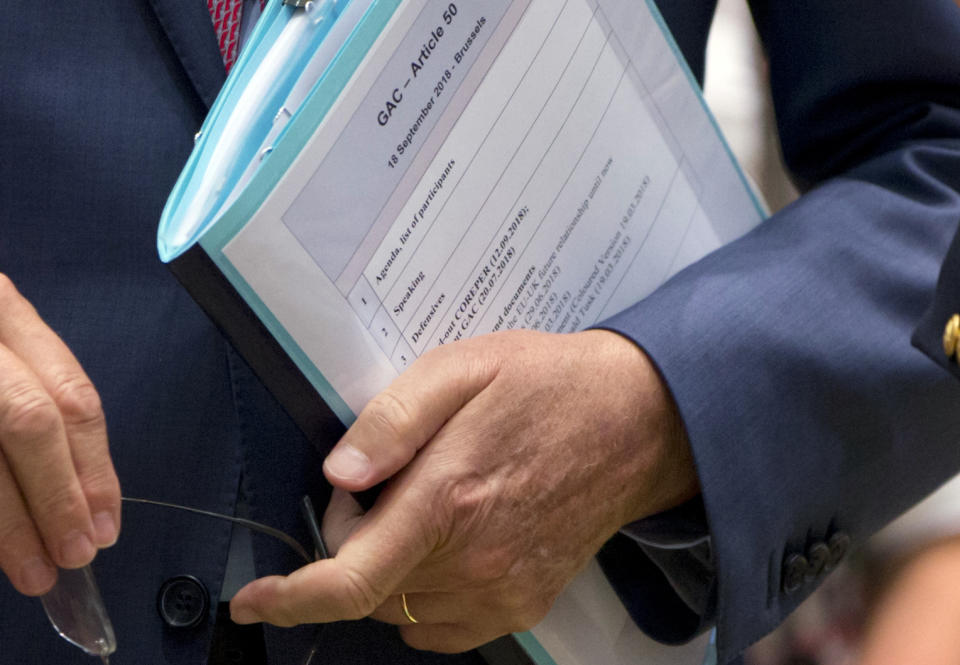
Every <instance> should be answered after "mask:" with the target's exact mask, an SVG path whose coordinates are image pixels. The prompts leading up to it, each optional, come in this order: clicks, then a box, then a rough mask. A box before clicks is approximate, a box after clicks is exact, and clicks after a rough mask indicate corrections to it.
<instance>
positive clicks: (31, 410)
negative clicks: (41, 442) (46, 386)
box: [0, 383, 61, 441]
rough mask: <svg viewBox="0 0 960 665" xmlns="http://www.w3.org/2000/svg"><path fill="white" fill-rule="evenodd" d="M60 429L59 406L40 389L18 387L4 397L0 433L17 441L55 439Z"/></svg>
mask: <svg viewBox="0 0 960 665" xmlns="http://www.w3.org/2000/svg"><path fill="white" fill-rule="evenodd" d="M60 425H61V420H60V412H59V410H58V409H57V406H56V404H55V403H54V402H53V400H52V399H51V398H50V396H49V395H47V394H46V392H44V390H43V389H42V388H41V387H40V386H39V385H36V384H33V383H18V384H14V385H13V386H11V387H10V388H8V389H7V390H6V392H5V394H4V395H3V396H2V397H0V433H2V434H5V435H6V436H7V437H8V438H9V439H11V440H13V441H24V440H31V439H36V438H38V437H42V436H52V435H54V434H55V433H56V432H57V430H58V429H59V428H60Z"/></svg>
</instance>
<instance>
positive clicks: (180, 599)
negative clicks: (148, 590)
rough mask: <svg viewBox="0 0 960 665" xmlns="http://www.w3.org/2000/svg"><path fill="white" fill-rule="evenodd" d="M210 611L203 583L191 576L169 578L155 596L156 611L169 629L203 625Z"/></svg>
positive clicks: (207, 594)
mask: <svg viewBox="0 0 960 665" xmlns="http://www.w3.org/2000/svg"><path fill="white" fill-rule="evenodd" d="M209 609H210V594H209V593H208V592H207V587H205V586H204V585H203V582H201V581H200V580H198V579H197V578H196V577H193V576H191V575H179V576H178V577H171V578H170V579H168V580H167V581H166V582H164V583H163V585H162V586H161V587H160V593H159V594H157V610H158V611H159V612H160V617H161V618H162V619H163V622H164V623H165V624H167V625H168V626H170V627H171V628H194V627H196V626H199V625H200V624H201V623H203V622H204V621H205V620H206V618H207V611H208V610H209Z"/></svg>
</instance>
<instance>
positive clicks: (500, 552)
mask: <svg viewBox="0 0 960 665" xmlns="http://www.w3.org/2000/svg"><path fill="white" fill-rule="evenodd" d="M514 560H515V557H514V556H513V554H512V552H511V551H510V550H509V548H507V547H497V548H490V549H484V550H481V551H475V552H471V553H469V554H468V555H466V556H465V557H464V562H463V576H464V577H465V578H466V579H467V580H469V581H471V582H473V583H475V584H480V585H483V586H489V585H493V584H498V583H501V582H504V581H505V580H506V579H507V576H508V575H509V574H510V570H511V569H512V567H513V562H514Z"/></svg>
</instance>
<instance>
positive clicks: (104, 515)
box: [93, 510, 117, 547]
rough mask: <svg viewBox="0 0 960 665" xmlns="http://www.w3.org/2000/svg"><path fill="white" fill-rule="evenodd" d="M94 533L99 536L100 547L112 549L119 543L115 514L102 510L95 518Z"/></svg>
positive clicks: (98, 544) (98, 543)
mask: <svg viewBox="0 0 960 665" xmlns="http://www.w3.org/2000/svg"><path fill="white" fill-rule="evenodd" d="M93 532H94V533H95V534H96V536H97V546H98V547H110V546H111V545H113V544H114V543H115V542H117V523H116V522H115V521H114V519H113V513H112V512H110V511H109V510H102V511H100V512H99V513H97V514H96V515H94V516H93Z"/></svg>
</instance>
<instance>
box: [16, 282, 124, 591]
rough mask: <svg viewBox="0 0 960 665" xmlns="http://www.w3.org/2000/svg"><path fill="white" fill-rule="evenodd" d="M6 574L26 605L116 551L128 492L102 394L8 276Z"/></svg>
mask: <svg viewBox="0 0 960 665" xmlns="http://www.w3.org/2000/svg"><path fill="white" fill-rule="evenodd" d="M0 450H2V453H3V454H2V456H0V568H2V569H3V572H4V573H5V574H6V575H7V577H8V578H9V579H10V581H11V583H12V584H13V586H14V587H15V588H16V589H17V590H18V591H20V592H21V593H24V594H27V595H40V594H43V593H46V592H47V591H49V590H50V588H51V587H52V586H53V585H54V583H55V582H56V577H57V572H56V568H55V566H60V567H62V568H79V567H81V566H84V565H86V564H88V563H90V561H91V560H92V559H93V557H94V555H95V554H96V552H97V548H98V547H106V546H109V545H112V544H113V543H114V542H115V541H116V539H117V534H118V530H119V525H120V484H119V482H118V480H117V476H116V473H115V472H114V470H113V464H112V462H111V461H110V453H109V450H108V447H107V431H106V425H105V422H104V416H103V411H102V409H101V406H100V399H99V396H98V394H97V391H96V390H95V389H94V387H93V384H92V383H91V382H90V379H89V378H87V375H86V374H85V373H84V371H83V369H82V368H81V367H80V364H79V363H78V362H77V360H76V358H74V357H73V354H71V353H70V351H69V349H67V347H66V345H65V344H64V343H63V342H62V341H61V340H60V338H59V337H57V335H56V334H55V333H54V332H53V331H52V330H50V328H48V327H47V325H46V324H45V323H44V322H43V321H42V320H41V319H40V316H39V315H38V314H37V312H36V310H34V308H33V307H32V306H31V305H30V303H28V302H27V301H26V300H25V299H24V298H23V296H22V295H21V294H20V293H19V292H18V291H17V289H16V288H15V287H14V285H13V284H12V282H11V281H10V280H9V279H8V278H7V277H6V276H4V275H0Z"/></svg>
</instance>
